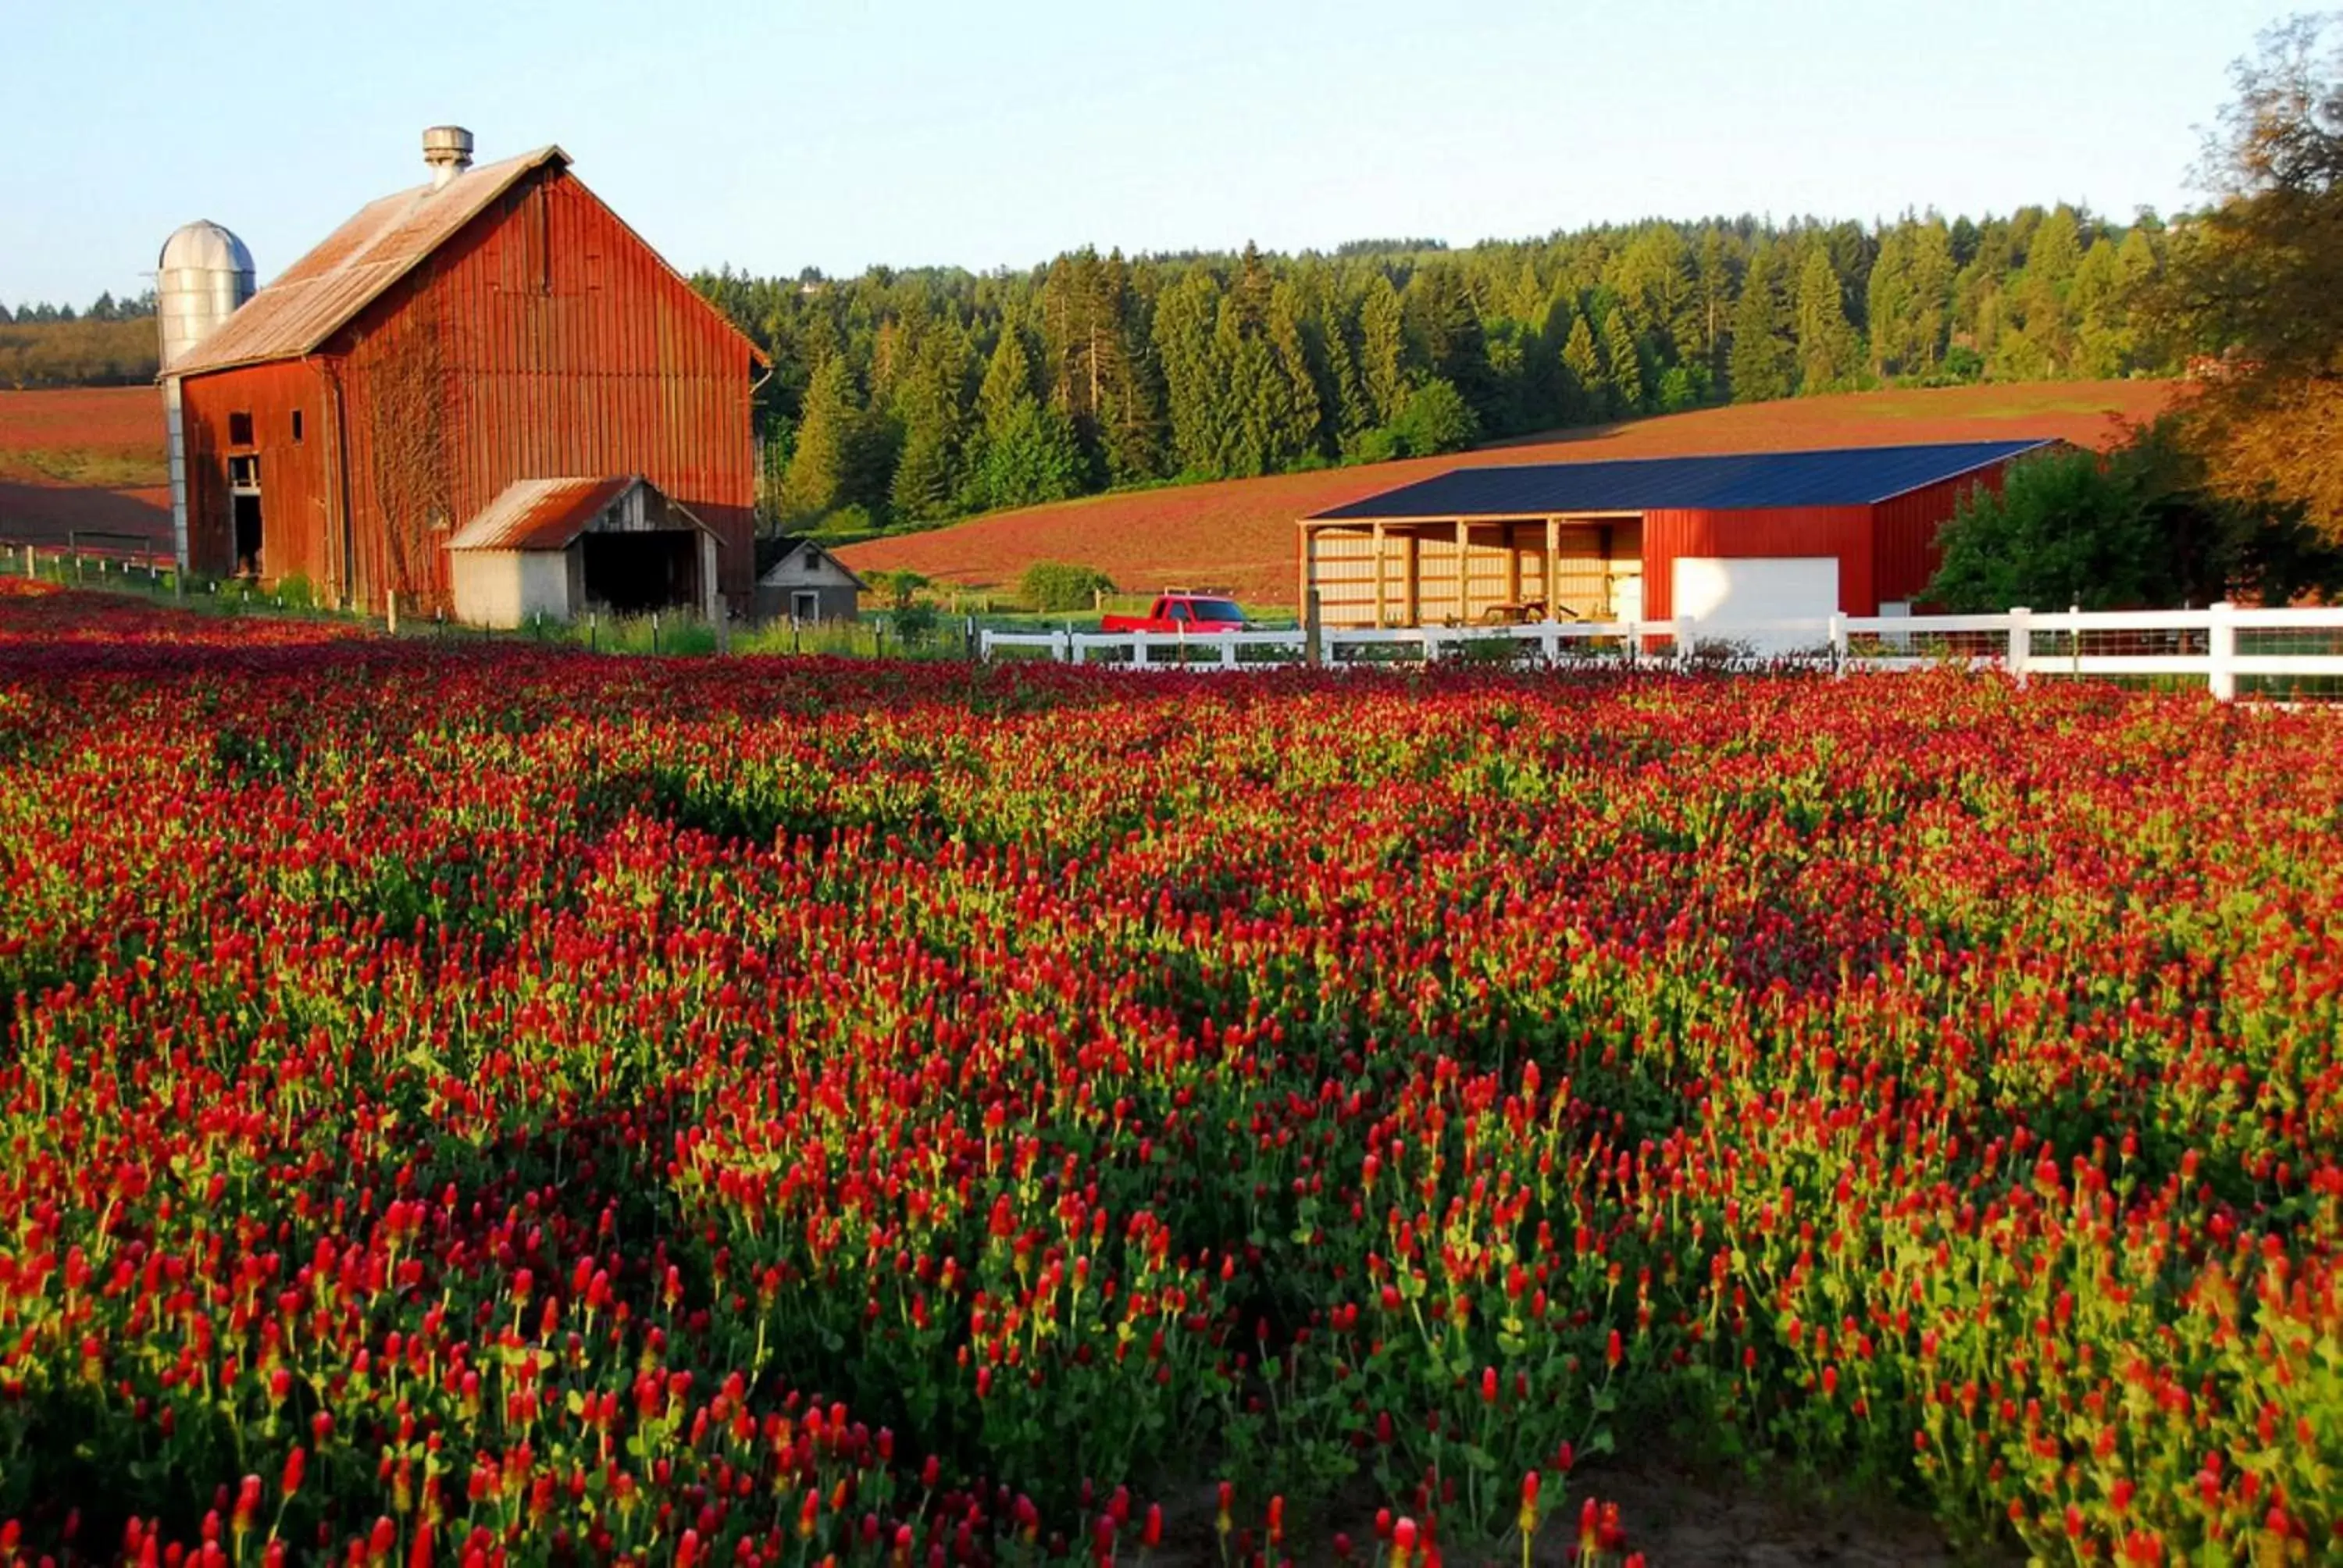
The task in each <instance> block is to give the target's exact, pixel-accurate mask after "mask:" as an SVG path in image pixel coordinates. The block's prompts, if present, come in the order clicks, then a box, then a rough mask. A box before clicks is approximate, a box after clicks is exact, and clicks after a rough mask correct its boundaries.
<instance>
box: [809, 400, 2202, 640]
mask: <svg viewBox="0 0 2343 1568" xmlns="http://www.w3.org/2000/svg"><path fill="white" fill-rule="evenodd" d="M2177 389H2178V388H2177V384H2176V383H2173V382H2168V381H2085V382H2051V383H2044V384H2040V385H2035V386H2023V387H1930V388H1923V389H1898V390H1892V391H1885V392H1857V393H1847V394H1845V395H1842V396H1838V397H1794V398H1789V399H1786V400H1785V401H1782V402H1778V403H1748V404H1737V405H1735V406H1733V407H1725V408H1704V409H1700V410H1698V411H1697V412H1694V413H1691V414H1674V415H1669V416H1667V417H1662V418H1655V419H1639V420H1634V421H1633V422H1630V423H1627V424H1622V425H1598V426H1591V427H1587V428H1585V429H1581V430H1567V431H1562V432H1559V433H1556V434H1551V435H1544V436H1529V437H1518V438H1516V439H1514V440H1512V441H1509V442H1507V443H1505V444H1503V445H1501V446H1492V447H1481V448H1479V449H1478V450H1475V451H1472V452H1465V453H1461V454H1459V455H1457V456H1455V457H1425V458H1416V459H1411V460H1409V461H1406V462H1399V463H1378V464H1374V465H1372V466H1369V467H1360V468H1336V469H1329V470H1325V471H1323V472H1320V473H1312V474H1278V475H1272V476H1271V477H1267V478H1261V479H1231V480H1223V481H1221V482H1218V483H1214V484H1209V485H1185V486H1180V487H1169V488H1164V489H1157V490H1139V491H1132V492H1130V493H1128V494H1124V495H1114V496H1091V497H1088V498H1083V499H1081V500H1077V501H1065V502H1061V503H1058V504H1056V505H1054V506H1048V507H1033V508H1027V509H1026V510H1023V511H1017V512H997V513H994V514H992V515H991V516H990V517H983V518H972V519H970V521H968V522H965V523H960V524H956V525H954V526H953V527H951V528H939V529H937V530H935V531H934V532H931V533H924V534H910V535H906V536H904V537H902V538H891V539H873V540H871V541H870V542H869V543H867V544H860V545H855V546H852V547H850V548H847V549H845V550H842V551H840V555H841V557H842V558H844V559H845V560H846V561H847V562H849V563H850V565H852V566H853V567H854V568H856V569H857V570H867V569H878V570H891V569H895V568H910V569H911V570H913V571H917V572H922V573H925V574H926V575H927V576H929V577H931V578H939V579H940V580H942V581H945V582H951V583H960V584H963V585H968V586H972V587H977V586H980V587H1005V586H1009V585H1013V584H1014V583H1015V582H1016V580H1017V578H1018V576H1019V574H1021V572H1023V570H1024V569H1025V568H1026V567H1028V566H1030V565H1031V564H1032V563H1033V562H1035V561H1039V560H1053V561H1071V562H1077V563H1080V564H1081V565H1084V566H1091V567H1096V568H1099V569H1100V570H1101V571H1103V572H1105V573H1106V574H1107V575H1108V576H1109V577H1111V578H1113V579H1114V581H1115V584H1116V586H1117V587H1119V588H1122V589H1123V590H1124V591H1126V592H1139V593H1146V592H1153V591H1155V590H1156V589H1158V588H1162V587H1163V586H1165V585H1166V584H1171V583H1180V584H1185V585H1191V586H1197V587H1211V588H1223V589H1227V590H1229V591H1232V592H1234V593H1236V594H1238V595H1240V596H1241V597H1242V598H1245V599H1246V600H1247V601H1248V602H1251V603H1255V604H1272V605H1278V604H1292V602H1293V600H1294V596H1295V587H1294V569H1295V549H1294V537H1295V536H1294V528H1293V524H1294V519H1296V518H1303V517H1307V516H1309V515H1310V514H1311V513H1312V512H1316V511H1322V510H1324V509H1325V508H1328V507H1336V506H1341V505H1342V504H1343V503H1345V502H1348V501H1354V500H1357V499H1359V498H1361V497H1363V496H1371V495H1374V494H1376V493H1377V492H1379V491H1382V490H1387V489H1391V488H1393V487H1395V486H1399V485H1403V484H1408V483H1411V482H1413V481H1414V480H1417V479H1421V478H1425V477H1429V476H1431V475H1433V474H1436V473H1442V472H1445V471H1446V470H1448V469H1450V468H1453V467H1462V466H1466V465H1480V464H1498V463H1573V462H1594V461H1600V460H1602V459H1605V458H1612V457H1681V456H1687V455H1691V454H1695V453H1703V452H1748V451H1801V450H1812V449H1815V448H1817V447H1889V446H1897V445H1901V444H1905V443H1910V442H1922V441H1976V440H1995V439H2009V438H2016V437H2029V436H2039V437H2056V438H2058V439H2061V440H2066V441H2072V442H2075V443H2077V445H2080V446H2089V447H2105V446H2108V445H2110V444H2112V443H2113V442H2114V441H2115V440H2116V439H2117V438H2118V437H2120V435H2121V434H2122V431H2123V428H2124V425H2125V423H2126V422H2127V421H2137V420H2142V419H2147V418H2151V417H2154V416H2155V415H2156V414H2157V413H2158V412H2160V411H2161V410H2162V409H2163V408H2165V407H2167V405H2168V404H2169V403H2170V402H2171V400H2172V398H2173V397H2175V396H2176V395H2177Z"/></svg>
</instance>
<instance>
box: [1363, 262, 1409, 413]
mask: <svg viewBox="0 0 2343 1568" xmlns="http://www.w3.org/2000/svg"><path fill="white" fill-rule="evenodd" d="M1405 355H1406V347H1405V331H1404V327H1403V314H1402V311H1401V309H1400V300H1399V291H1398V290H1397V289H1395V288H1393V286H1392V281H1391V279H1390V278H1389V277H1388V276H1385V275H1384V274H1383V273H1382V272H1377V273H1376V274H1375V275H1374V276H1373V278H1371V279H1369V280H1368V283H1367V291H1366V294H1365V296H1364V297H1362V298H1361V300H1360V301H1359V381H1360V385H1361V386H1362V387H1363V388H1364V389H1365V392H1366V398H1367V405H1368V407H1370V408H1371V409H1372V410H1373V414H1374V422H1375V423H1376V424H1378V425H1389V424H1390V423H1391V422H1392V421H1393V420H1394V419H1396V418H1398V417H1399V411H1400V409H1401V408H1402V407H1403V406H1404V405H1405V404H1406V402H1407V376H1406V372H1405V368H1404V363H1405Z"/></svg>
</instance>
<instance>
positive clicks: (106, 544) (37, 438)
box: [0, 328, 171, 550]
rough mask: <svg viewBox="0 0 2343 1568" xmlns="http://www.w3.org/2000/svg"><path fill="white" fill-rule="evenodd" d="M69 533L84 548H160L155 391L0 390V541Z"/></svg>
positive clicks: (166, 483)
mask: <svg viewBox="0 0 2343 1568" xmlns="http://www.w3.org/2000/svg"><path fill="white" fill-rule="evenodd" d="M150 330H151V328H150ZM69 538H70V539H72V540H73V541H75V542H76V543H79V544H81V545H84V546H86V547H88V548H94V549H107V550H131V549H138V548H149V549H151V548H162V549H166V550H167V549H168V548H170V545H171V489H170V474H169V470H168V468H167V467H166V457H165V453H164V447H163V395H162V393H161V392H159V391H157V390H156V388H155V387H69V388H65V389H64V390H60V391H0V540H5V541H7V542H9V543H23V542H25V541H30V542H32V543H35V544H41V545H63V544H65V543H66V542H67V540H68V539H69Z"/></svg>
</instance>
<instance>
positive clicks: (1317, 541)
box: [1301, 440, 2055, 626]
mask: <svg viewBox="0 0 2343 1568" xmlns="http://www.w3.org/2000/svg"><path fill="white" fill-rule="evenodd" d="M2054 444H2055V443H2052V442H2049V441H2042V440H2024V441H1962V442H1951V443H1946V444H1941V445H1929V446H1911V447H1849V448H1844V449H1839V450H1834V451H1822V452H1753V453H1746V454H1734V455H1726V456H1716V457H1644V458H1633V459H1625V460H1616V461H1610V462H1596V463H1540V464H1525V465H1521V466H1518V467H1473V468H1457V469H1453V470H1452V471H1450V472H1448V473H1445V474H1437V475H1434V476H1433V477H1431V478H1429V479H1425V480H1423V481H1421V482H1420V483H1417V484H1413V485H1406V486H1403V487H1400V488H1398V489H1395V490H1390V491H1386V492H1385V493H1383V495H1380V496H1369V497H1367V498H1365V499H1363V500H1359V501H1353V502H1352V503H1350V504H1349V505H1347V506H1342V507H1336V508H1332V510H1330V511H1324V512H1320V513H1318V514H1317V515H1316V516H1314V517H1310V518H1303V519H1302V524H1301V528H1302V591H1303V593H1304V596H1305V599H1306V596H1307V594H1308V592H1309V590H1310V589H1312V588H1316V589H1317V590H1318V593H1319V599H1320V606H1321V610H1322V615H1323V617H1324V618H1325V621H1326V623H1327V624H1328V625H1330V626H1383V625H1393V624H1397V625H1403V626H1416V625H1422V624H1424V623H1426V622H1433V623H1437V622H1443V621H1445V622H1449V623H1453V624H1468V623H1471V622H1473V621H1476V620H1483V619H1502V620H1513V619H1522V618H1531V619H1534V618H1541V617H1543V616H1544V615H1545V614H1546V613H1547V612H1548V611H1549V610H1551V611H1553V612H1554V613H1556V614H1558V615H1560V616H1561V617H1563V618H1577V619H1582V620H1667V619H1672V618H1674V617H1676V616H1678V615H1688V616H1691V617H1693V618H1694V619H1698V620H1715V619H1724V620H1742V621H1753V620H1793V619H1807V618H1819V617H1827V616H1829V615H1831V614H1833V613H1840V614H1845V615H1853V616H1873V615H1882V614H1895V613H1896V612H1897V610H1898V608H1902V609H1905V610H1908V609H1909V608H1911V607H1912V605H1913V604H1914V602H1915V601H1916V600H1918V599H1919V598H1921V596H1922V594H1923V593H1924V592H1925V591H1926V588H1927V584H1928V579H1929V578H1931V577H1933V576H1934V575H1935V574H1936V566H1937V562H1938V555H1937V551H1936V531H1937V530H1938V529H1939V528H1942V527H1943V526H1944V525H1945V523H1946V521H1947V520H1948V519H1949V518H1951V517H1952V515H1953V512H1954V509H1955V508H1956V507H1957V506H1958V505H1959V502H1960V498H1961V497H1962V495H1963V494H1965V493H1966V492H1967V491H1969V490H1972V489H1975V488H1976V487H1980V486H1982V487H1990V488H1995V489H1997V488H1999V487H2000V485H2001V482H2002V476H2003V474H2004V473H2005V472H2006V469H2007V468H2008V467H2009V465H2010V464H2011V463H2012V462H2014V461H2016V459H2017V458H2019V457H2024V456H2025V455H2026V454H2027V453H2029V452H2036V451H2040V450H2043V449H2044V448H2046V447H2050V446H2052V445H2054Z"/></svg>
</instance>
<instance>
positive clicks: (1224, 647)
mask: <svg viewBox="0 0 2343 1568" xmlns="http://www.w3.org/2000/svg"><path fill="white" fill-rule="evenodd" d="M1236 667H1237V638H1236V634H1235V633H1234V632H1231V633H1230V634H1229V635H1228V636H1226V637H1224V638H1222V639H1221V668H1222V669H1234V668H1236Z"/></svg>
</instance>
